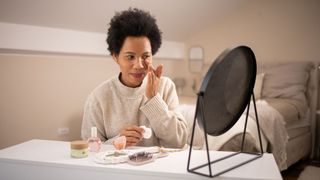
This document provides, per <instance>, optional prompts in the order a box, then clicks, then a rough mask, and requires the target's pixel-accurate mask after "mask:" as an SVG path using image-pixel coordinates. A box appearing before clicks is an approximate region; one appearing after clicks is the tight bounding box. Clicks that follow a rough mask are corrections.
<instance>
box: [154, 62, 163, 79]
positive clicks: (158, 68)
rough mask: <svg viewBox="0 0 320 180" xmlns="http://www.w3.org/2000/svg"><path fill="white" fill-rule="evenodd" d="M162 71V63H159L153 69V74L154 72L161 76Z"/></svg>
mask: <svg viewBox="0 0 320 180" xmlns="http://www.w3.org/2000/svg"><path fill="white" fill-rule="evenodd" d="M162 71H163V64H160V65H159V66H158V67H157V69H156V70H155V74H156V76H157V77H158V78H160V77H161V75H162Z"/></svg>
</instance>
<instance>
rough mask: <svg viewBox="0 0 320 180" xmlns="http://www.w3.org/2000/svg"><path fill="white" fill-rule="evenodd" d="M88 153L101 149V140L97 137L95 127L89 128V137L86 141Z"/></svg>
mask: <svg viewBox="0 0 320 180" xmlns="http://www.w3.org/2000/svg"><path fill="white" fill-rule="evenodd" d="M88 145H89V151H90V152H96V153H97V152H99V151H100V149H101V140H100V138H99V137H98V136H97V127H91V137H90V138H89V139H88Z"/></svg>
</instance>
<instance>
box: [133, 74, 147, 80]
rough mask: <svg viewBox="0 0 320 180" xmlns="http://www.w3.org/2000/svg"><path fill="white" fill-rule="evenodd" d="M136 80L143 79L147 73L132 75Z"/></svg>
mask: <svg viewBox="0 0 320 180" xmlns="http://www.w3.org/2000/svg"><path fill="white" fill-rule="evenodd" d="M131 75H132V76H133V77H134V78H137V79H141V78H143V77H144V75H145V73H131Z"/></svg>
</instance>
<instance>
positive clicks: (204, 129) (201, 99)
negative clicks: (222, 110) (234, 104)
mask: <svg viewBox="0 0 320 180" xmlns="http://www.w3.org/2000/svg"><path fill="white" fill-rule="evenodd" d="M252 99H253V106H254V111H255V117H256V124H257V130H258V135H259V144H260V152H258V153H252V152H244V151H243V148H244V141H245V133H246V128H247V120H248V116H249V109H250V99H249V102H248V105H247V113H246V121H245V125H244V133H243V137H242V142H241V150H240V151H239V152H234V153H232V154H230V155H227V156H224V157H221V158H219V159H216V160H214V161H211V160H210V153H209V147H208V138H207V132H206V124H205V120H204V114H203V108H204V104H203V93H202V92H200V93H199V94H198V99H197V106H200V108H196V112H195V116H194V121H193V126H192V134H191V142H190V148H189V156H188V165H187V171H188V172H191V173H194V174H198V175H202V176H206V177H216V176H219V175H221V174H224V173H226V172H228V171H231V170H232V169H236V168H238V167H240V166H242V165H244V164H247V163H249V162H251V161H254V160H256V159H258V158H260V157H262V156H263V148H262V141H261V134H260V133H261V132H260V126H259V119H258V113H257V108H256V102H255V97H254V94H253V93H252ZM198 109H199V110H198ZM199 111H200V112H199ZM198 113H200V115H201V117H202V118H201V119H202V120H203V131H204V137H205V145H206V154H207V161H208V162H207V163H204V164H202V165H200V166H196V167H193V168H191V167H190V162H191V156H192V146H193V140H194V133H195V126H196V117H197V114H198ZM239 154H251V155H254V157H252V158H250V159H248V160H246V161H243V162H240V163H238V164H236V165H233V166H231V167H228V168H226V169H224V170H222V171H219V172H217V173H215V174H213V172H212V168H211V165H214V163H217V162H219V161H222V160H225V159H228V158H230V157H233V156H235V155H239ZM205 166H208V171H209V172H208V174H205V173H202V172H198V171H196V170H198V169H200V168H203V167H205Z"/></svg>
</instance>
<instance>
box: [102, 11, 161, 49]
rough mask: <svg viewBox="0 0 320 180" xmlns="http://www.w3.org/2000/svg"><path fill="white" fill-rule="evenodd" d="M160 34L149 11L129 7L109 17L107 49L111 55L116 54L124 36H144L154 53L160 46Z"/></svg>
mask: <svg viewBox="0 0 320 180" xmlns="http://www.w3.org/2000/svg"><path fill="white" fill-rule="evenodd" d="M161 34H162V32H161V31H160V30H159V28H158V26H157V24H156V19H155V18H154V17H152V16H151V15H150V13H149V12H146V11H143V10H140V9H136V8H133V9H132V8H129V9H128V10H125V11H122V12H120V13H119V12H117V13H116V14H115V16H114V17H113V18H112V19H111V21H110V27H109V29H108V37H107V44H108V50H109V52H110V54H111V55H113V54H115V55H118V54H119V53H120V50H121V48H122V45H123V42H124V40H125V38H126V37H128V36H136V37H139V36H146V37H147V38H148V39H149V41H150V44H151V48H152V55H154V54H156V52H157V51H158V49H159V48H160V46H161Z"/></svg>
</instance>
